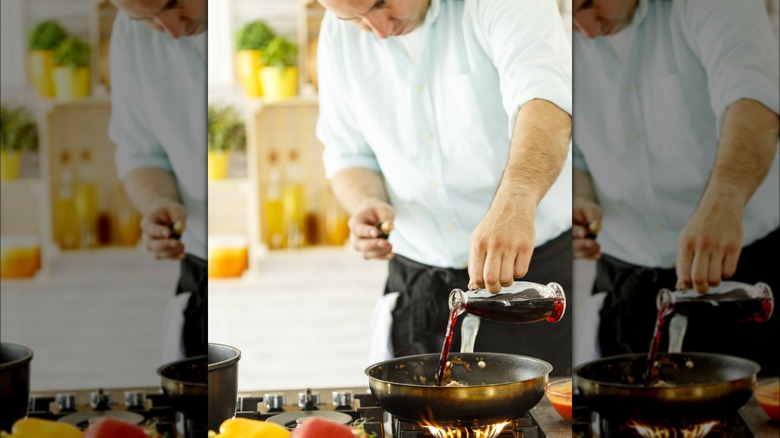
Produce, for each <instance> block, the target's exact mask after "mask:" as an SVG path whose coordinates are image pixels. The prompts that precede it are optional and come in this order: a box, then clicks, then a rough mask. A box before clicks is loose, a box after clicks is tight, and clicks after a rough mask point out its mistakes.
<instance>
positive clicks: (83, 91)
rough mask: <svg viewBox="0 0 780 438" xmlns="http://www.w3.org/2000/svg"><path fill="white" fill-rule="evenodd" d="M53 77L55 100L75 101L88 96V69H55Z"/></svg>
mask: <svg viewBox="0 0 780 438" xmlns="http://www.w3.org/2000/svg"><path fill="white" fill-rule="evenodd" d="M53 76H54V90H55V95H56V97H57V99H60V100H76V99H81V98H83V97H87V96H89V80H90V69H89V67H78V68H75V69H74V68H72V67H57V68H55V69H54V73H53Z"/></svg>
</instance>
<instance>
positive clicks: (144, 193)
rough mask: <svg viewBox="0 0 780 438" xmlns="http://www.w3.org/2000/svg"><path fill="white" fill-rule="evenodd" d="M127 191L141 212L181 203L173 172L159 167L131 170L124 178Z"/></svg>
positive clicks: (144, 212) (145, 212)
mask: <svg viewBox="0 0 780 438" xmlns="http://www.w3.org/2000/svg"><path fill="white" fill-rule="evenodd" d="M122 182H123V185H124V187H125V192H127V195H128V196H129V197H130V200H131V201H132V202H133V205H135V207H136V208H137V209H138V210H139V211H140V212H141V214H144V215H145V214H147V213H149V212H150V211H152V210H154V209H156V208H158V207H160V206H162V205H165V204H170V203H179V202H181V201H180V198H179V189H178V187H177V186H176V178H175V177H174V176H173V174H172V173H171V172H168V171H167V170H164V169H160V168H157V167H141V168H138V169H135V170H132V171H130V173H128V174H127V175H126V176H125V177H124V179H123V180H122Z"/></svg>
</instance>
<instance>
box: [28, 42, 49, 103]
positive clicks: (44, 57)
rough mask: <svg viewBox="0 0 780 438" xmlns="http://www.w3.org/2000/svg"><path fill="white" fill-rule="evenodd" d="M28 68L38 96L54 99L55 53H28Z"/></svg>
mask: <svg viewBox="0 0 780 438" xmlns="http://www.w3.org/2000/svg"><path fill="white" fill-rule="evenodd" d="M27 66H28V68H29V73H30V79H31V80H32V83H33V86H34V87H35V91H36V92H37V93H38V96H40V97H45V98H50V97H54V79H53V78H52V72H53V71H54V51H52V50H33V51H31V52H28V53H27Z"/></svg>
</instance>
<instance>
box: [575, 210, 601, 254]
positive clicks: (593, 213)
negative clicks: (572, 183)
mask: <svg viewBox="0 0 780 438" xmlns="http://www.w3.org/2000/svg"><path fill="white" fill-rule="evenodd" d="M601 219H602V212H601V207H599V205H598V204H596V203H595V202H593V201H590V200H587V199H584V198H574V211H573V213H572V222H573V226H572V234H573V235H574V237H573V238H572V248H573V250H574V258H575V259H590V260H596V259H599V258H601V245H599V243H598V242H596V239H594V238H593V237H590V236H589V230H588V228H587V227H588V224H591V223H594V222H597V221H598V222H601Z"/></svg>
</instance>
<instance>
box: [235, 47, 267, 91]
mask: <svg viewBox="0 0 780 438" xmlns="http://www.w3.org/2000/svg"><path fill="white" fill-rule="evenodd" d="M260 53H261V52H260V51H259V50H239V51H238V52H236V75H237V76H238V82H239V83H240V84H241V88H243V89H244V93H245V94H246V95H247V96H248V97H260V96H262V95H263V88H262V85H261V83H260V78H258V76H257V72H258V71H259V70H260V68H261V67H262V63H261V62H260Z"/></svg>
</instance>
